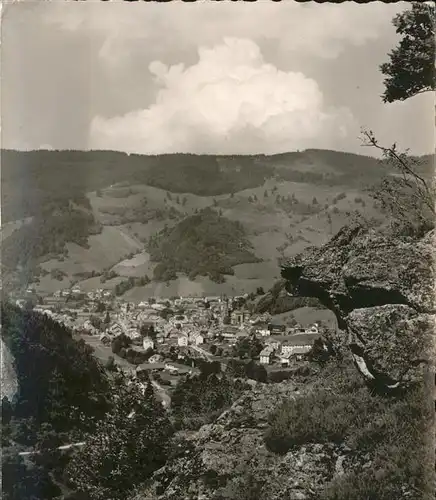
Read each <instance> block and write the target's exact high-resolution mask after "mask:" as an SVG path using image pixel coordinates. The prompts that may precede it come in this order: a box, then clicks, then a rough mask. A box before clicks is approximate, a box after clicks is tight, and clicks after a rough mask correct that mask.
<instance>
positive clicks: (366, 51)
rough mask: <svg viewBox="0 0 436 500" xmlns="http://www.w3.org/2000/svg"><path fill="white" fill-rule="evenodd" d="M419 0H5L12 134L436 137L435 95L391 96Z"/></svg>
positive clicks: (129, 139)
mask: <svg viewBox="0 0 436 500" xmlns="http://www.w3.org/2000/svg"><path fill="white" fill-rule="evenodd" d="M406 8H407V4H406V3H396V4H384V3H382V2H372V3H368V4H361V5H359V4H356V3H354V2H346V3H344V4H317V3H307V4H298V3H294V2H292V1H286V0H284V1H283V2H280V3H276V2H271V1H262V0H260V1H258V2H257V3H245V2H237V3H233V2H206V1H204V2H202V1H200V2H197V3H188V4H187V3H183V2H171V3H163V4H160V3H153V2H150V3H143V2H137V3H128V2H117V1H115V2H114V1H112V2H91V1H88V2H62V1H52V2H39V3H38V2H35V1H33V2H26V1H22V2H14V3H12V4H10V5H6V7H4V8H3V11H2V18H3V22H2V61H1V77H2V92H1V117H2V120H1V121H2V123H1V143H2V147H4V148H13V149H22V150H26V149H40V148H42V149H85V150H86V149H111V150H120V151H127V152H136V153H143V154H160V153H199V154H200V153H206V154H256V153H264V154H274V153H282V152H287V151H294V150H303V149H307V148H326V149H336V150H341V151H349V152H355V153H362V154H370V151H368V149H367V148H362V143H361V140H360V139H359V137H360V136H361V133H360V131H361V128H362V127H363V128H367V129H371V130H373V131H374V133H375V134H376V136H377V138H378V139H379V140H380V142H381V143H383V144H386V145H388V144H391V143H393V142H396V143H397V144H398V146H399V147H401V148H402V149H406V148H410V150H411V152H412V153H415V154H422V153H429V152H432V151H433V150H434V96H433V95H431V94H422V95H419V96H416V97H414V98H412V99H409V100H407V101H405V102H396V103H393V104H384V103H383V102H382V100H381V94H382V93H383V89H384V87H383V75H382V74H381V73H380V70H379V66H380V64H382V63H383V62H385V61H387V60H388V56H387V54H388V53H389V51H390V50H391V49H392V48H394V47H395V45H396V44H397V42H398V36H397V35H396V33H395V29H394V27H393V26H392V24H391V20H392V18H393V17H394V16H395V15H396V14H397V13H398V12H400V11H402V10H404V9H406Z"/></svg>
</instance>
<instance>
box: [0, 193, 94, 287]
mask: <svg viewBox="0 0 436 500" xmlns="http://www.w3.org/2000/svg"><path fill="white" fill-rule="evenodd" d="M58 203H59V204H58V205H55V206H53V205H52V204H50V205H49V206H47V207H44V206H43V207H42V208H40V209H39V212H38V213H36V214H35V216H34V217H33V218H32V220H31V221H30V222H28V223H26V224H23V225H21V226H20V227H19V228H18V229H16V230H15V231H14V232H13V233H12V234H11V235H10V236H9V237H8V238H6V239H5V240H4V241H3V242H2V262H3V265H5V266H6V267H7V268H8V269H9V270H14V269H16V268H17V266H24V267H30V268H34V267H36V264H37V263H38V259H40V258H41V257H42V256H46V255H50V254H53V255H59V254H62V253H63V252H64V249H65V244H66V243H67V242H73V243H77V244H78V245H81V246H87V244H88V236H89V235H90V234H96V233H99V232H101V226H100V225H99V224H97V223H96V221H95V220H94V216H93V215H92V212H90V211H89V210H87V209H83V208H74V207H72V206H71V205H70V204H69V203H68V200H60V201H59V202H58ZM54 272H55V276H54V277H55V278H56V279H60V280H61V279H62V277H63V275H62V274H61V272H60V271H54Z"/></svg>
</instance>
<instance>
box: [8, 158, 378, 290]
mask: <svg viewBox="0 0 436 500" xmlns="http://www.w3.org/2000/svg"><path fill="white" fill-rule="evenodd" d="M3 155H5V152H3ZM23 155H24V156H23ZM8 158H9V159H8ZM23 159H24V160H23ZM6 160H8V161H5V160H4V166H3V168H2V182H3V183H5V184H4V185H6V187H7V189H5V190H4V191H7V192H8V196H7V197H6V200H5V202H4V204H3V213H5V215H6V220H7V219H8V218H9V219H13V215H14V214H18V215H22V216H25V215H29V210H30V214H31V213H32V210H33V211H34V210H35V203H34V202H32V199H31V200H30V201H29V203H28V204H27V205H25V204H24V202H23V196H24V194H25V192H26V189H27V190H29V189H30V188H32V192H33V191H34V189H36V190H37V198H38V197H39V198H38V202H39V203H43V202H45V201H47V202H53V199H54V198H55V194H54V193H56V196H57V197H60V198H62V197H64V198H65V197H67V198H68V197H71V196H72V195H73V194H74V195H77V193H79V194H80V193H84V192H85V191H86V194H87V197H88V199H89V201H90V204H91V207H92V211H93V214H94V218H95V220H96V221H97V222H100V223H101V224H103V226H104V228H103V231H102V233H101V234H97V235H93V236H91V237H90V238H89V243H90V248H88V249H85V248H83V247H80V246H78V245H75V244H68V245H67V246H68V251H69V255H68V256H67V257H66V258H65V259H64V260H63V261H58V259H52V260H50V261H48V262H46V263H45V264H44V267H45V268H46V269H49V270H50V269H52V268H59V269H61V270H62V271H64V272H65V273H66V274H67V275H68V277H69V278H71V277H73V274H75V273H78V272H84V271H91V270H95V271H100V270H102V269H107V268H110V267H111V266H115V268H114V270H115V271H116V272H117V273H118V274H120V275H121V276H125V277H128V276H138V277H139V276H143V275H144V274H148V275H149V276H152V273H153V269H154V267H155V264H154V263H151V262H150V261H149V256H148V255H147V254H146V253H145V252H143V250H142V246H143V242H144V241H145V240H147V239H148V238H150V236H151V235H152V234H155V233H156V232H158V231H159V230H161V229H162V228H163V227H164V225H165V224H167V225H168V226H169V227H172V226H173V225H175V224H176V223H177V222H180V221H181V220H182V219H183V218H184V217H186V216H189V215H193V214H194V212H195V211H196V210H201V209H203V208H205V207H207V206H213V205H216V206H217V208H218V209H220V210H221V211H222V215H223V216H224V217H225V218H227V219H230V220H232V221H239V222H241V223H242V225H243V226H244V230H245V231H246V234H247V238H248V239H249V241H250V242H251V243H252V245H253V253H254V254H255V255H256V256H258V257H260V258H261V259H263V262H260V263H256V264H242V265H239V266H236V267H235V276H231V277H229V278H228V283H226V284H221V285H218V284H216V283H212V282H211V281H210V280H209V279H208V278H205V277H202V278H197V279H196V280H195V282H189V281H188V280H186V279H185V278H184V277H183V276H181V277H179V278H178V279H177V280H175V281H174V282H172V283H171V284H170V286H169V287H167V286H165V285H164V286H162V285H160V284H159V285H158V284H156V283H151V284H150V285H148V286H147V287H145V288H143V289H139V290H132V291H131V292H129V293H130V294H131V295H133V296H138V297H140V296H141V295H144V294H145V295H148V294H154V293H156V287H157V288H158V289H159V290H161V291H162V293H163V294H166V293H167V292H169V291H170V290H171V292H173V291H176V290H191V289H192V290H195V291H198V293H203V292H204V293H213V292H214V291H217V292H219V291H222V292H227V293H231V291H232V289H233V288H234V289H235V290H241V291H253V290H255V288H256V287H257V286H263V287H264V288H269V286H270V285H271V284H272V283H273V282H274V278H275V277H276V276H278V271H279V270H278V266H277V258H278V257H279V256H280V255H281V254H282V252H283V253H284V254H285V255H289V254H294V253H296V252H298V251H301V250H302V249H303V248H305V247H306V246H308V245H311V244H316V245H319V244H322V243H323V242H324V241H325V240H326V239H327V238H328V237H329V236H330V235H331V234H333V233H335V232H336V231H337V230H338V229H339V228H340V227H341V226H342V225H343V224H345V223H346V222H347V221H348V220H349V217H348V215H347V214H346V212H347V211H350V210H354V209H360V210H363V211H364V212H365V213H366V214H369V215H374V214H375V213H377V211H376V210H375V209H374V208H373V204H372V201H368V199H367V200H366V207H362V206H361V205H359V204H356V201H355V198H356V196H360V197H362V198H364V197H365V195H364V194H362V187H361V186H358V185H357V184H358V183H357V182H356V178H357V177H359V176H357V174H356V173H359V172H361V173H362V172H363V173H364V175H360V177H359V181H360V180H361V179H362V178H364V180H365V182H370V181H372V182H374V181H375V180H376V178H377V177H378V176H379V174H380V173H381V169H380V165H379V164H378V162H377V161H376V160H374V159H372V158H368V157H361V156H358V155H347V154H344V153H338V152H334V151H320V150H309V151H305V152H302V153H288V154H284V155H275V156H270V157H266V156H259V157H200V156H199V157H194V156H189V155H171V156H166V157H140V156H135V155H133V156H130V157H129V156H127V155H123V154H119V153H111V152H90V153H80V152H32V153H15V152H7V155H6ZM206 160H207V161H206ZM162 165H166V166H164V167H162ZM42 167H43V168H42ZM170 167H171V169H172V172H173V173H174V172H177V175H172V176H171V175H170V174H169V173H170V170H169V169H170ZM13 168H15V169H16V170H13ZM73 168H74V170H75V172H77V175H75V176H73V177H74V179H72V176H71V175H70V174H71V170H72V169H73ZM158 168H163V170H162V172H161V173H160V174H159V175H158V174H157V169H158ZM207 169H211V171H210V170H209V171H208V170H207ZM238 169H239V172H238ZM250 169H251V170H253V169H254V174H252V173H250V172H251V170H250ZM206 171H207V173H208V175H205V173H206ZM29 172H30V177H29ZM165 172H166V173H165ZM211 172H212V173H211ZM241 172H242V174H243V175H241ZM209 174H210V175H209ZM272 174H274V175H275V176H276V177H275V178H274V177H271V175H272ZM26 176H27V177H26ZM265 176H266V179H264V177H265ZM268 176H269V178H268ZM314 176H315V177H314ZM181 178H183V179H185V182H184V183H182V186H181V187H180V186H179V187H176V186H175V183H174V179H176V180H179V181H180V179H181ZM194 178H195V179H196V182H195V183H194V182H193V179H194ZM25 179H26V180H25ZM206 179H207V182H205V180H206ZM67 180H68V182H67ZM214 180H215V182H212V181H214ZM24 182H25V184H26V185H25V186H24V184H23V183H24ZM145 182H152V183H154V184H155V185H156V184H160V185H161V187H165V188H166V189H161V188H160V187H156V186H150V185H147V184H145ZM165 182H166V185H165ZM229 183H230V184H231V186H232V188H231V189H230V188H229V185H230V184H229ZM247 184H248V185H247ZM53 185H56V187H57V188H58V189H57V190H56V192H55V191H54V190H53ZM210 185H214V187H213V189H214V191H215V192H214V193H213V195H210V189H211V188H210ZM168 187H171V189H174V190H177V191H180V192H179V193H174V192H172V193H171V194H170V198H171V199H168V193H167V191H168V190H169V189H168ZM182 188H184V189H185V191H182ZM244 188H245V189H244ZM20 189H21V191H20ZM23 189H24V192H23ZM273 189H275V192H274V193H271V191H272V190H273ZM188 190H191V191H196V194H193V193H189V192H187V191H188ZM207 190H209V193H207V194H208V196H205V195H204V194H205V192H207ZM223 190H227V192H221V193H220V191H223ZM229 191H232V192H233V194H231V193H230V192H229ZM265 191H267V192H268V196H267V197H264V193H265ZM340 193H345V194H346V198H345V199H342V200H339V201H337V202H336V203H335V204H333V203H334V199H335V197H336V196H337V195H338V194H340ZM292 194H293V195H295V196H296V198H297V199H298V200H299V201H300V202H302V203H306V204H308V205H310V204H311V202H312V199H313V197H316V199H317V201H318V202H319V207H318V208H319V212H318V213H317V214H312V215H306V216H304V215H302V214H295V213H292V211H290V210H289V208H288V209H286V207H281V206H279V205H278V204H277V195H279V196H280V197H287V196H289V195H292ZM26 196H27V195H26ZM253 198H256V199H257V201H254V202H250V201H249V200H250V199H253ZM44 200H45V201H44ZM144 200H146V203H144ZM54 201H56V199H54ZM32 203H33V205H32ZM26 207H27V208H26ZM29 207H30V208H29ZM32 207H33V208H32ZM335 207H336V208H335ZM333 210H336V213H333ZM20 211H21V213H19V212H20ZM156 213H157V214H158V216H156V217H154V214H156ZM170 213H172V214H173V217H174V218H172V219H170V218H169V216H170V215H169V214H170ZM328 213H330V216H331V223H330V221H329V220H328V216H327V214H328ZM150 214H151V216H150ZM2 215H3V214H2ZM149 217H152V219H151V220H149V221H147V218H149ZM10 227H11V226H9V228H8V232H9V233H10ZM287 235H288V236H291V237H292V240H291V239H290V238H289V237H287ZM278 247H279V249H278ZM136 252H143V255H142V257H141V258H142V260H143V263H144V264H143V265H139V266H135V265H131V264H130V262H131V261H126V260H125V259H126V258H128V257H129V256H130V255H132V254H134V253H136ZM97 281H99V280H98V279H95V278H92V279H91V280H86V281H85V282H84V283H83V284H84V286H94V285H95V283H96V282H97ZM117 281H118V280H112V282H111V283H109V285H112V286H115V284H116V282H117ZM68 283H69V280H64V282H63V283H62V282H59V281H53V280H52V279H51V278H50V276H46V277H43V278H41V283H40V289H41V291H44V290H46V291H49V290H50V291H51V290H53V289H57V288H59V287H60V286H63V285H66V284H68ZM107 285H108V283H105V286H107ZM169 289H170V290H169ZM217 289H218V290H217Z"/></svg>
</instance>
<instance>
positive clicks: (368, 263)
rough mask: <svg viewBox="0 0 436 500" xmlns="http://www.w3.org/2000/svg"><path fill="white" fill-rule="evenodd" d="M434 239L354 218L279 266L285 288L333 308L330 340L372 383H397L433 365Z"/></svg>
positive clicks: (385, 385)
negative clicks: (335, 331)
mask: <svg viewBox="0 0 436 500" xmlns="http://www.w3.org/2000/svg"><path fill="white" fill-rule="evenodd" d="M434 243H435V231H434V230H432V231H430V232H428V233H427V234H425V235H424V236H423V237H422V238H419V239H414V238H412V237H404V236H398V235H397V236H396V237H392V235H389V234H386V232H383V230H379V229H374V228H367V227H364V226H362V225H359V224H354V225H350V226H346V227H344V228H342V229H341V230H340V231H339V232H338V233H337V235H336V236H335V237H333V238H332V239H331V240H330V241H329V242H328V243H326V244H325V245H323V246H322V247H319V248H317V247H313V248H309V249H306V250H304V251H303V252H302V253H300V254H298V255H296V256H294V257H292V258H290V259H287V260H286V261H285V262H284V263H283V264H282V277H283V278H284V279H285V280H286V285H285V286H286V289H287V290H288V292H289V293H291V294H293V295H298V296H305V297H306V296H307V297H315V298H317V299H319V300H320V301H321V303H322V304H323V305H324V306H325V307H327V308H329V309H331V310H332V311H333V312H334V313H335V315H336V318H337V321H338V326H339V336H340V337H341V338H340V339H336V343H337V344H341V345H340V347H341V348H342V347H343V346H347V348H349V351H350V352H349V353H351V356H352V358H353V360H354V363H355V365H356V368H357V369H358V370H359V372H360V373H361V374H362V376H363V377H365V379H366V380H367V381H368V382H370V383H372V384H373V385H374V387H376V388H378V389H381V390H384V391H386V390H387V391H390V390H397V389H404V388H406V387H408V386H409V384H411V383H414V381H416V380H417V379H418V378H420V377H422V369H423V367H426V366H428V365H429V364H430V363H434V360H432V355H431V352H432V350H431V347H432V346H434V342H433V340H434V337H433V335H434V324H435V312H436V311H435V300H434V293H433V290H434V284H435V283H434V276H435V274H434V257H433V253H434ZM433 350H434V349H433Z"/></svg>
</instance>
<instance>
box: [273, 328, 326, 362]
mask: <svg viewBox="0 0 436 500" xmlns="http://www.w3.org/2000/svg"><path fill="white" fill-rule="evenodd" d="M318 337H319V335H318V334H313V333H311V334H297V335H291V336H289V337H287V339H286V340H284V341H283V342H282V349H281V354H290V355H291V356H296V357H297V358H300V359H301V357H302V356H303V355H304V354H307V353H308V352H309V351H310V350H311V349H312V346H313V344H314V342H315V340H316V339H317V338H318Z"/></svg>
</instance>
